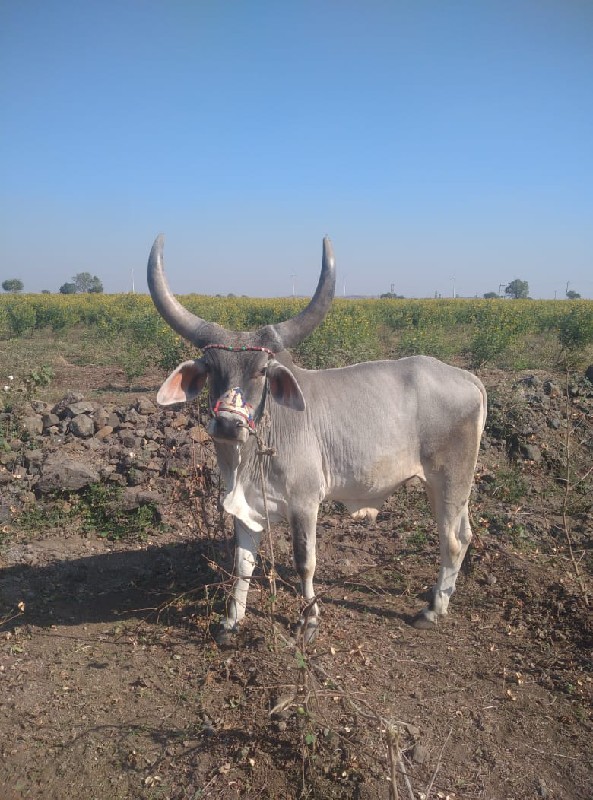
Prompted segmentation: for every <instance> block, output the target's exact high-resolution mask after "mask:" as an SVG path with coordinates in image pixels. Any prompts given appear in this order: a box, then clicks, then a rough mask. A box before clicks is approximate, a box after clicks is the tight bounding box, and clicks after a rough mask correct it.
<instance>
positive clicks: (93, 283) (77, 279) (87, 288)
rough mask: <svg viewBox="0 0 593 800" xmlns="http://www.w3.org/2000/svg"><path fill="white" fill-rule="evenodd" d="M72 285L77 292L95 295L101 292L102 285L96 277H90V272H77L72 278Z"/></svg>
mask: <svg viewBox="0 0 593 800" xmlns="http://www.w3.org/2000/svg"><path fill="white" fill-rule="evenodd" d="M72 283H73V284H74V286H75V287H76V291H77V292H81V293H86V292H91V293H97V294H100V293H101V292H102V291H103V284H102V283H101V281H100V280H99V278H98V277H97V276H96V275H91V273H90V272H79V273H77V274H76V275H75V276H74V277H73V278H72Z"/></svg>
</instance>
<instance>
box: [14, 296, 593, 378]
mask: <svg viewBox="0 0 593 800" xmlns="http://www.w3.org/2000/svg"><path fill="white" fill-rule="evenodd" d="M180 301H181V302H182V303H183V304H184V305H185V306H186V307H187V308H188V309H190V310H191V311H193V312H194V313H196V314H198V315H199V316H201V317H203V318H204V319H207V320H210V321H213V322H218V323H219V324H221V325H223V326H225V327H226V328H228V329H231V330H250V329H254V328H257V327H260V326H262V325H266V324H270V323H275V322H278V321H280V320H283V319H286V318H288V317H290V316H292V315H294V314H296V313H298V312H299V311H300V310H301V309H302V308H303V307H304V306H305V305H306V303H307V300H304V299H303V300H301V299H293V298H275V299H253V298H246V297H211V296H202V295H186V296H184V297H181V298H180ZM39 337H42V338H43V337H45V338H47V337H51V339H52V341H53V343H54V345H55V346H57V347H59V346H60V343H61V342H68V343H69V347H70V353H71V357H72V353H73V352H74V356H76V352H75V350H76V343H78V344H79V345H80V347H79V350H80V353H79V355H78V358H79V359H84V358H85V357H88V358H90V353H91V352H92V353H93V358H94V359H95V361H96V359H97V357H100V356H101V354H102V353H104V354H105V357H107V355H108V356H109V359H110V360H111V362H113V361H114V360H115V362H116V363H118V364H119V365H120V366H122V367H123V368H124V369H125V370H126V373H127V374H129V376H130V377H133V376H134V375H138V374H141V372H142V371H143V369H145V368H146V367H147V366H149V365H151V366H154V365H158V366H159V367H162V368H163V369H171V368H173V367H174V366H175V365H176V364H178V363H179V362H180V361H181V360H184V359H186V358H189V357H192V356H193V355H195V348H192V347H191V345H189V344H188V343H187V342H184V341H183V340H181V339H180V338H179V337H178V336H176V334H175V333H174V332H173V331H171V330H170V328H169V327H168V326H167V325H166V324H165V323H164V321H163V320H162V319H161V318H160V316H159V315H158V314H157V312H156V310H155V308H154V306H153V304H152V301H151V299H150V297H149V296H147V295H140V294H119V295H103V294H75V295H59V294H51V295H50V294H28V295H27V294H24V295H3V296H1V297H0V347H4V348H7V347H10V343H11V342H12V343H13V345H14V343H15V342H16V341H17V340H26V339H31V340H34V339H36V338H39ZM85 353H86V356H85ZM417 353H423V354H425V355H432V356H435V357H437V358H441V359H443V360H445V361H450V362H453V363H458V364H460V365H462V366H468V367H470V368H474V369H476V368H480V367H486V366H491V367H498V368H501V369H513V370H518V369H537V368H546V369H550V368H555V367H557V366H559V365H563V364H566V363H567V362H569V363H570V364H571V365H574V366H577V365H578V364H580V363H581V362H582V363H583V364H585V363H591V362H592V361H593V301H591V300H509V299H491V300H478V299H427V300H406V299H381V300H375V299H365V300H348V299H336V300H334V303H333V305H332V309H331V311H330V313H329V314H328V316H327V318H326V320H325V322H324V323H323V324H322V325H321V326H320V327H319V328H318V329H317V330H316V331H315V332H314V333H313V334H312V335H311V336H310V337H309V338H308V339H307V340H306V341H304V342H303V343H302V344H301V345H299V347H297V348H296V349H295V351H294V355H295V358H296V360H297V361H298V362H299V363H300V364H301V365H302V366H305V367H309V368H314V369H317V368H322V367H334V366H342V365H345V364H349V363H354V362H356V361H363V360H370V359H376V358H399V357H402V356H407V355H413V354H417ZM91 360H92V359H91Z"/></svg>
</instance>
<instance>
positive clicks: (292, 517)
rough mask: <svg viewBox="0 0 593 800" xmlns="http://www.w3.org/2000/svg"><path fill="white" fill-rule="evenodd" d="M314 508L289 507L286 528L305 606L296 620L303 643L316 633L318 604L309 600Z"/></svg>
mask: <svg viewBox="0 0 593 800" xmlns="http://www.w3.org/2000/svg"><path fill="white" fill-rule="evenodd" d="M317 511H318V508H317V507H314V508H307V509H298V510H297V509H291V511H290V512H289V522H290V529H291V531H292V549H293V555H294V564H295V568H296V571H297V573H298V575H299V578H300V579H301V590H302V593H303V598H304V599H305V602H306V603H307V605H306V606H305V610H304V612H303V614H302V615H301V618H300V619H299V622H298V627H299V631H300V632H302V634H303V636H304V640H305V643H306V642H309V641H311V640H312V639H313V638H314V636H315V635H316V633H317V626H318V617H319V606H318V605H317V603H313V602H311V601H312V600H313V599H314V598H315V589H314V587H313V577H314V575H315V567H316V565H317V558H316V555H315V545H316V541H317Z"/></svg>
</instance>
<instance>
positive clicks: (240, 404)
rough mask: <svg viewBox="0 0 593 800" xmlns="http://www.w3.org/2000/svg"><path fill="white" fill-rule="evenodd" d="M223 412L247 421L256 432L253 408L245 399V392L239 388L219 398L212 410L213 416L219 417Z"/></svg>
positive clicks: (230, 390)
mask: <svg viewBox="0 0 593 800" xmlns="http://www.w3.org/2000/svg"><path fill="white" fill-rule="evenodd" d="M221 411H226V412H227V413H228V414H235V415H236V416H237V417H240V418H241V419H243V420H245V422H246V423H247V426H248V427H249V428H251V430H255V421H254V419H253V406H252V405H251V404H250V403H248V402H247V401H246V400H245V399H244V397H243V392H242V391H241V389H240V388H239V387H238V386H236V387H235V388H234V389H229V390H228V391H226V392H225V393H224V394H223V395H221V396H220V397H219V398H218V400H217V401H216V403H215V404H214V407H213V408H212V415H213V416H215V417H217V416H218V415H219V414H220V412H221Z"/></svg>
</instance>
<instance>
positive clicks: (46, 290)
mask: <svg viewBox="0 0 593 800" xmlns="http://www.w3.org/2000/svg"><path fill="white" fill-rule="evenodd" d="M41 294H51V292H50V290H49V289H42V290H41Z"/></svg>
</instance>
